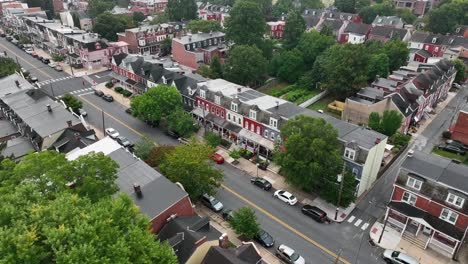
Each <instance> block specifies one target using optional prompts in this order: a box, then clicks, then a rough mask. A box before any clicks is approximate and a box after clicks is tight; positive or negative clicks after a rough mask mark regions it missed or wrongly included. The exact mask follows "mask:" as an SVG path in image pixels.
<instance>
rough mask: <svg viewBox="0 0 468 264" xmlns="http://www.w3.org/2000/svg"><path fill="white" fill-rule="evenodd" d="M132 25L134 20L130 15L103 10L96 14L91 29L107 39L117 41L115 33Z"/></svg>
mask: <svg viewBox="0 0 468 264" xmlns="http://www.w3.org/2000/svg"><path fill="white" fill-rule="evenodd" d="M132 27H134V22H133V20H132V18H131V17H129V16H121V15H113V14H111V13H109V12H105V13H103V14H100V15H98V16H97V18H96V22H95V24H94V27H93V31H94V32H96V33H98V34H99V35H101V37H103V38H105V39H107V40H110V41H117V33H119V32H122V31H125V29H127V28H132Z"/></svg>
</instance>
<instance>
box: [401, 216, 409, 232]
mask: <svg viewBox="0 0 468 264" xmlns="http://www.w3.org/2000/svg"><path fill="white" fill-rule="evenodd" d="M409 219H410V218H409V217H408V216H407V217H406V223H405V227H404V228H403V231H401V236H403V233H404V232H405V230H406V226H407V225H408V221H409Z"/></svg>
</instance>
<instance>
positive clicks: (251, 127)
mask: <svg viewBox="0 0 468 264" xmlns="http://www.w3.org/2000/svg"><path fill="white" fill-rule="evenodd" d="M250 130H251V131H255V126H254V124H253V123H250Z"/></svg>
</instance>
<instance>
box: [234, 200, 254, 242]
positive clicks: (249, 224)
mask: <svg viewBox="0 0 468 264" xmlns="http://www.w3.org/2000/svg"><path fill="white" fill-rule="evenodd" d="M229 224H231V227H232V228H233V229H234V231H236V233H237V234H238V235H240V236H242V237H243V238H245V239H253V238H254V237H255V236H256V235H257V234H258V232H259V231H260V224H259V223H258V220H257V216H255V211H254V210H253V209H252V208H250V207H247V206H244V207H242V208H239V209H237V210H236V211H234V212H233V213H232V217H231V218H229Z"/></svg>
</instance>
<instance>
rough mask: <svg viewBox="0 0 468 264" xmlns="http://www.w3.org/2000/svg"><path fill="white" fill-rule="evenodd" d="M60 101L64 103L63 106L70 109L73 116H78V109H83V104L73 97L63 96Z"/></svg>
mask: <svg viewBox="0 0 468 264" xmlns="http://www.w3.org/2000/svg"><path fill="white" fill-rule="evenodd" d="M62 101H63V102H64V103H65V105H66V106H67V107H71V109H72V111H73V112H74V113H75V114H78V115H79V114H80V109H81V107H83V103H82V102H81V101H80V100H78V99H76V97H75V96H73V95H71V94H68V93H67V94H64V95H63V96H62Z"/></svg>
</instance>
